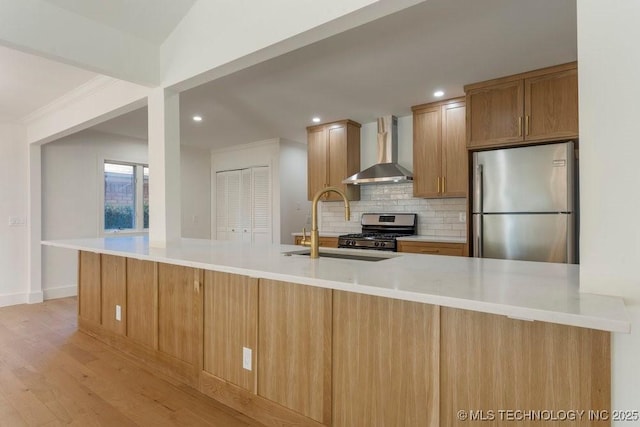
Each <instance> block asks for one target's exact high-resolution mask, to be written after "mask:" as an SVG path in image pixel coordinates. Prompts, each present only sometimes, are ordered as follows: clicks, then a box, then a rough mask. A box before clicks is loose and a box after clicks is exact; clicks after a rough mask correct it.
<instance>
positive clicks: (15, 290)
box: [0, 123, 29, 307]
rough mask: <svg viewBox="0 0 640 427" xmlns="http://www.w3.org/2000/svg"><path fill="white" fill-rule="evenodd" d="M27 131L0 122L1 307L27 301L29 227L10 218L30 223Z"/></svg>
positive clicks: (16, 125) (21, 127)
mask: <svg viewBox="0 0 640 427" xmlns="http://www.w3.org/2000/svg"><path fill="white" fill-rule="evenodd" d="M25 141H26V132H25V128H24V127H23V126H22V125H18V124H12V123H0V307H2V306H5V305H12V304H19V303H25V302H27V292H28V287H27V227H26V224H24V223H23V224H21V225H19V226H15V227H10V226H9V217H17V218H19V219H20V220H21V221H24V222H26V220H27V198H28V185H27V174H28V172H27V171H28V169H27V156H28V153H29V151H28V148H29V147H28V146H27V144H26V143H25Z"/></svg>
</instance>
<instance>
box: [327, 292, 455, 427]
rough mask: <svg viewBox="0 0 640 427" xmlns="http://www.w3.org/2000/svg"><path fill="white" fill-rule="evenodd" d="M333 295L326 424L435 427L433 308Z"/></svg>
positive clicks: (436, 350)
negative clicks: (329, 412)
mask: <svg viewBox="0 0 640 427" xmlns="http://www.w3.org/2000/svg"><path fill="white" fill-rule="evenodd" d="M333 295H334V297H333V343H334V346H333V408H334V410H333V424H332V425H333V426H334V427H351V426H380V427H382V426H425V427H438V426H440V423H439V422H438V413H439V410H438V408H439V351H440V350H439V333H440V326H439V325H440V324H439V319H440V317H439V316H440V311H439V310H440V309H439V307H438V306H434V305H428V304H421V303H416V302H408V301H400V300H394V299H390V298H381V297H374V296H369V295H363V294H356V293H351V292H343V291H334V292H333ZM442 425H447V424H442Z"/></svg>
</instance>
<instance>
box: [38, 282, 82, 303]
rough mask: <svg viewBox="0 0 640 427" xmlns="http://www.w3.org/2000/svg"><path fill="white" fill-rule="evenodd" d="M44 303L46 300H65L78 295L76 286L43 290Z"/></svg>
mask: <svg viewBox="0 0 640 427" xmlns="http://www.w3.org/2000/svg"><path fill="white" fill-rule="evenodd" d="M42 292H43V293H44V299H45V301H46V300H48V299H57V298H66V297H73V296H76V295H78V286H77V285H70V286H57V287H55V288H47V289H43V290H42Z"/></svg>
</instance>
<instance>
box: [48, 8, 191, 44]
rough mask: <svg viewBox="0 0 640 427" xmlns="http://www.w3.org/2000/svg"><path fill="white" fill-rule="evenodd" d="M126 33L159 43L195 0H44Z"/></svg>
mask: <svg viewBox="0 0 640 427" xmlns="http://www.w3.org/2000/svg"><path fill="white" fill-rule="evenodd" d="M44 1H46V2H47V3H50V4H52V5H54V6H57V7H59V8H62V9H65V10H67V11H69V12H73V13H76V14H78V15H81V16H83V17H85V18H87V19H91V20H93V21H96V22H100V23H102V24H104V25H107V26H109V27H112V28H115V29H117V30H119V31H122V32H124V33H126V34H130V35H133V36H137V37H140V38H142V39H144V40H147V41H149V42H151V43H154V44H157V45H159V44H161V43H162V42H163V41H164V40H165V39H166V38H167V37H168V36H169V34H170V33H171V31H173V29H174V28H175V27H176V25H178V23H179V22H180V21H181V20H182V18H183V17H184V16H185V15H186V13H187V12H188V11H189V9H190V8H191V6H193V4H194V3H195V2H196V0H135V1H131V0H108V1H105V0H44Z"/></svg>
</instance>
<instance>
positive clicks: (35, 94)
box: [0, 46, 97, 121]
mask: <svg viewBox="0 0 640 427" xmlns="http://www.w3.org/2000/svg"><path fill="white" fill-rule="evenodd" d="M96 76H97V74H95V73H92V72H89V71H85V70H82V69H80V68H76V67H72V66H69V65H65V64H61V63H59V62H56V61H51V60H48V59H44V58H41V57H39V56H34V55H30V54H27V53H23V52H19V51H17V50H13V49H9V48H6V47H3V46H0V94H2V95H1V96H0V118H1V119H4V120H12V121H15V120H20V119H22V118H23V117H25V116H27V115H29V114H30V113H32V112H34V111H35V110H37V109H39V108H40V107H42V106H43V105H47V104H49V103H51V102H52V101H54V100H55V99H57V98H59V97H61V96H62V95H64V94H65V93H67V92H69V91H70V90H72V89H75V88H76V87H78V86H80V85H82V84H84V83H86V82H88V81H89V80H91V79H93V78H95V77H96Z"/></svg>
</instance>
